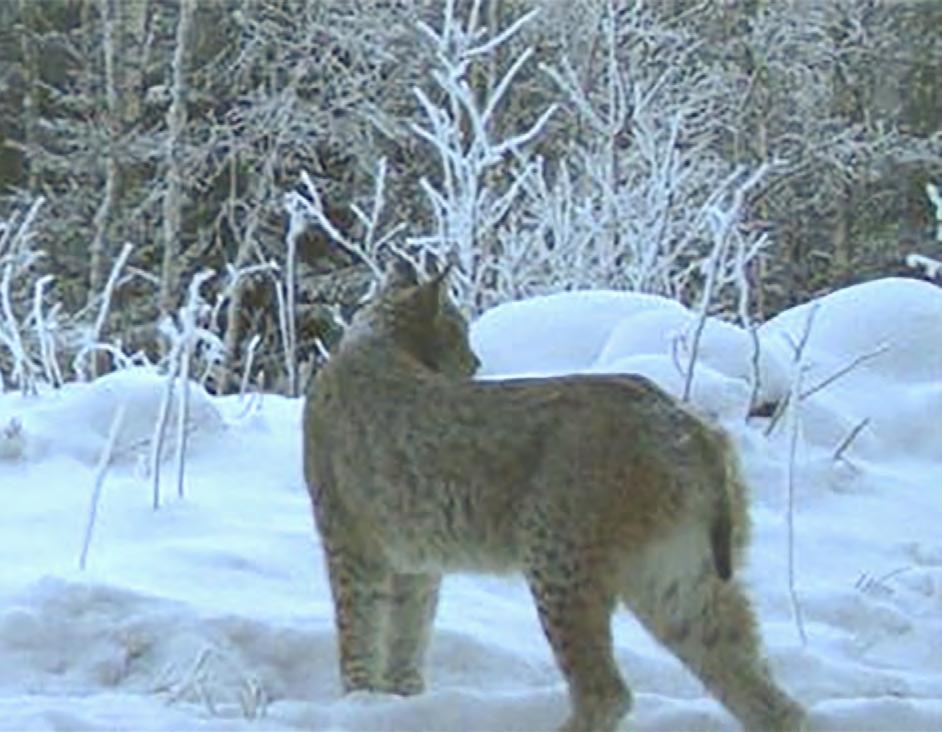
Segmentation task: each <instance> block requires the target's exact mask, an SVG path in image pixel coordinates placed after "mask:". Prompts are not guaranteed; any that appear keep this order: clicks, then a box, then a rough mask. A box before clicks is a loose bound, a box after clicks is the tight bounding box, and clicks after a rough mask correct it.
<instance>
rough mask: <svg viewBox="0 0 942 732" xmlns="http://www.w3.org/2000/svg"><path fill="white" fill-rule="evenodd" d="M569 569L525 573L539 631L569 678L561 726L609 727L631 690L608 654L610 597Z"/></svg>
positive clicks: (571, 729)
mask: <svg viewBox="0 0 942 732" xmlns="http://www.w3.org/2000/svg"><path fill="white" fill-rule="evenodd" d="M568 563H569V562H568V561H567V564H568ZM583 569H585V568H583ZM570 570H571V568H570V567H560V566H555V567H554V566H547V567H542V568H535V569H532V570H531V571H529V572H528V573H527V579H528V581H529V584H530V590H531V592H532V593H533V597H534V599H535V600H536V605H537V610H538V612H539V615H540V622H541V623H542V625H543V630H544V631H545V632H546V637H547V638H548V639H549V642H550V645H551V646H552V648H553V653H554V655H555V656H556V661H557V663H558V664H559V667H560V670H561V671H562V673H563V675H564V676H565V677H566V681H567V682H568V683H569V697H570V701H571V704H572V711H571V713H570V716H569V719H568V720H567V721H566V723H565V724H564V725H563V727H562V730H564V731H565V732H611V730H614V729H615V728H616V727H617V726H618V723H619V721H620V720H621V718H622V717H623V716H624V715H625V714H627V712H628V710H629V709H630V708H631V692H630V691H629V690H628V687H627V686H626V685H625V683H624V681H622V678H621V676H620V675H619V673H618V667H617V666H616V664H615V659H614V656H613V654H612V634H611V614H612V610H613V607H614V599H613V596H612V595H611V593H609V592H607V591H605V590H604V589H602V588H601V587H600V586H598V585H597V584H595V583H591V582H588V581H585V580H583V581H581V582H580V581H578V580H577V579H576V577H577V576H578V572H577V571H570Z"/></svg>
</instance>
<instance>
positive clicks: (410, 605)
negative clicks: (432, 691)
mask: <svg viewBox="0 0 942 732" xmlns="http://www.w3.org/2000/svg"><path fill="white" fill-rule="evenodd" d="M440 586H441V576H440V575H437V574H396V575H393V577H392V594H391V599H390V608H389V617H388V627H387V630H386V650H387V659H386V669H385V675H384V678H383V687H384V690H385V691H388V692H390V693H393V694H402V695H410V694H418V693H420V692H422V691H423V689H424V688H425V682H424V680H423V677H422V667H423V665H424V662H425V653H426V650H427V649H428V644H429V640H430V638H431V634H432V623H433V621H434V619H435V610H436V608H437V606H438V591H439V587H440Z"/></svg>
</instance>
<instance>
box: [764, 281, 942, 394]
mask: <svg viewBox="0 0 942 732" xmlns="http://www.w3.org/2000/svg"><path fill="white" fill-rule="evenodd" d="M812 308H814V309H816V313H815V315H814V319H813V321H812V325H811V332H810V335H809V338H808V344H807V351H808V353H809V355H810V356H811V357H812V363H811V364H810V366H811V368H812V371H811V372H810V373H809V376H810V377H812V378H813V377H814V376H815V375H816V374H815V368H816V365H815V363H814V362H813V358H814V356H825V357H827V356H829V357H831V358H832V359H833V358H838V359H844V360H845V362H846V360H848V359H849V360H852V359H856V358H859V357H863V356H867V355H868V354H874V355H873V357H872V358H868V359H867V360H866V361H865V362H863V363H861V365H860V366H859V369H860V370H861V371H862V372H864V373H866V374H868V375H873V376H879V377H882V378H885V379H894V380H896V381H902V382H910V383H912V382H938V381H940V380H942V287H938V286H937V285H933V284H930V283H928V282H924V281H922V280H913V279H906V278H903V277H888V278H885V279H879V280H873V281H871V282H864V283H862V284H859V285H852V286H851V287H846V288H844V289H842V290H837V291H835V292H832V293H830V294H829V295H825V296H823V297H820V298H818V299H816V300H813V301H811V302H809V303H805V304H803V305H799V306H797V307H794V308H791V309H790V310H786V311H784V312H783V313H780V314H779V315H777V316H776V317H774V318H772V319H771V320H769V321H768V322H767V323H765V324H764V325H763V326H762V327H761V329H760V332H761V333H762V335H763V336H768V337H769V338H770V339H779V340H786V341H791V342H794V343H797V342H798V340H799V339H800V338H801V335H802V333H803V332H804V330H805V324H806V322H807V320H808V316H809V314H810V311H811V310H812ZM884 348H885V351H883V352H881V353H877V352H878V351H880V350H881V349H884Z"/></svg>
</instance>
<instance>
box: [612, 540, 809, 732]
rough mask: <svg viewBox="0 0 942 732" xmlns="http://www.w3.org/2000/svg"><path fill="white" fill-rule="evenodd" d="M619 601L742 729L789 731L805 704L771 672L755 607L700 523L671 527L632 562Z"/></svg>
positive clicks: (800, 722)
mask: <svg viewBox="0 0 942 732" xmlns="http://www.w3.org/2000/svg"><path fill="white" fill-rule="evenodd" d="M626 584H627V587H628V589H627V591H626V593H625V602H626V604H628V606H629V607H630V608H631V609H632V610H633V611H634V613H635V614H636V616H637V617H638V619H639V620H640V621H641V622H642V623H643V624H644V625H645V627H647V629H648V630H649V631H650V632H651V633H652V634H653V635H654V636H655V637H656V638H657V639H658V640H660V641H661V643H663V644H664V645H665V646H667V648H668V649H669V650H671V651H672V652H673V653H674V654H675V655H676V656H677V657H678V658H679V659H680V660H681V661H682V662H683V663H684V664H685V665H686V666H687V667H688V668H689V669H690V670H691V671H692V672H693V673H694V674H695V675H696V676H698V677H699V678H700V680H701V681H702V682H703V684H704V686H706V687H707V689H708V690H709V691H710V692H711V693H713V694H714V695H715V697H716V698H717V699H718V700H719V701H720V702H721V703H722V704H723V705H724V706H726V708H727V709H729V711H730V712H731V713H732V714H733V716H735V717H736V718H737V719H738V720H739V722H740V724H742V725H743V727H744V728H745V729H746V730H767V731H769V732H787V731H788V732H795V731H796V730H800V729H804V712H803V711H802V709H801V707H800V706H799V705H798V704H797V703H795V702H794V701H793V700H792V699H791V698H790V697H789V696H788V695H787V694H786V693H785V692H784V691H782V690H781V689H780V688H779V687H778V686H777V685H776V683H775V681H774V680H773V679H772V677H771V675H770V673H769V670H768V668H767V666H766V663H765V661H764V659H763V655H762V649H761V641H760V638H759V634H758V629H757V623H756V618H755V615H754V614H753V611H752V608H751V606H750V603H749V600H748V598H747V597H746V595H745V594H744V593H743V591H742V589H741V588H740V587H739V585H738V584H737V582H736V581H735V580H729V581H724V580H722V579H720V578H719V576H718V575H717V573H716V568H715V566H714V563H713V560H712V557H711V553H710V548H709V541H708V539H707V538H706V532H705V531H699V532H698V531H697V530H695V529H688V530H678V531H676V532H675V534H674V536H673V537H671V538H669V539H667V540H663V541H661V542H658V544H657V545H656V546H655V547H654V548H649V549H648V550H647V551H646V552H645V553H644V555H643V557H641V558H639V560H638V561H636V562H634V563H633V567H632V570H631V571H630V572H629V576H628V581H627V583H626Z"/></svg>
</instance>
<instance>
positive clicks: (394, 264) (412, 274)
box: [382, 255, 419, 290]
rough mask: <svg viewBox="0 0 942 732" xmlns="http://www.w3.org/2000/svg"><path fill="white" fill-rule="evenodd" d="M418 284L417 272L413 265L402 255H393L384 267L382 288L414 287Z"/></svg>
mask: <svg viewBox="0 0 942 732" xmlns="http://www.w3.org/2000/svg"><path fill="white" fill-rule="evenodd" d="M418 284H419V273H418V272H416V269H415V265H414V264H413V263H412V262H410V261H409V260H408V259H406V258H405V257H402V256H398V255H397V256H395V257H393V259H392V260H391V261H390V263H389V264H388V265H387V267H386V272H385V273H384V277H383V284H382V289H384V290H395V289H401V288H403V287H415V286H416V285H418Z"/></svg>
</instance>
